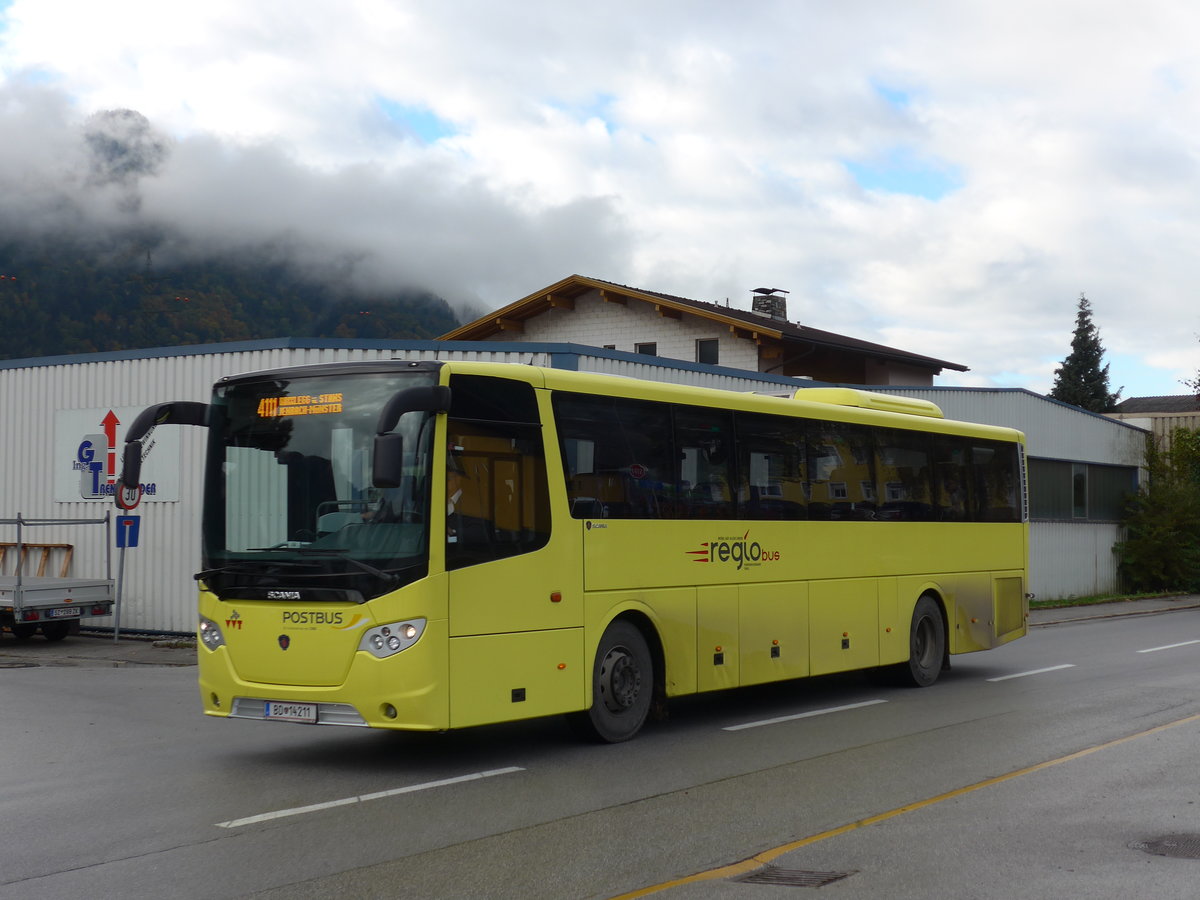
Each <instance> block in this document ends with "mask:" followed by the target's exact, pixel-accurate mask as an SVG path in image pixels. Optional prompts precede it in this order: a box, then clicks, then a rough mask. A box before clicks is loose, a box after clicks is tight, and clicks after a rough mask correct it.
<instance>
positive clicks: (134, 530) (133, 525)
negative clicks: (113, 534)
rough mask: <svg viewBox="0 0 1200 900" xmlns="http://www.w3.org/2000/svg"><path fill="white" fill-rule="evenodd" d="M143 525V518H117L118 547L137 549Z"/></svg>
mask: <svg viewBox="0 0 1200 900" xmlns="http://www.w3.org/2000/svg"><path fill="white" fill-rule="evenodd" d="M141 525H142V517H141V516H117V546H118V547H136V546H137V545H138V532H139V531H140V530H141Z"/></svg>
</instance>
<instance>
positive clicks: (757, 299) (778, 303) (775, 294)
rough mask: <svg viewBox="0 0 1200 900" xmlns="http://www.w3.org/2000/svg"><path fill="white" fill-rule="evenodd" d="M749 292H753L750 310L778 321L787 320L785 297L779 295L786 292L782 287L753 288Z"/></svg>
mask: <svg viewBox="0 0 1200 900" xmlns="http://www.w3.org/2000/svg"><path fill="white" fill-rule="evenodd" d="M751 293H753V294H754V298H753V300H752V302H751V305H750V310H751V311H752V312H756V313H758V314H759V315H760V316H767V317H768V318H771V319H775V320H776V321H779V322H786V321H787V320H788V317H787V297H781V296H779V295H780V294H786V293H787V291H785V290H784V289H783V288H755V289H754V290H753V291H752V292H751Z"/></svg>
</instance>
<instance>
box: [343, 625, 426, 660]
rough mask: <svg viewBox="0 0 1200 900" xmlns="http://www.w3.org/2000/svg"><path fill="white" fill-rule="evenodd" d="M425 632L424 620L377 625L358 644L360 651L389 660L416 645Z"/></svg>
mask: <svg viewBox="0 0 1200 900" xmlns="http://www.w3.org/2000/svg"><path fill="white" fill-rule="evenodd" d="M424 631H425V620H424V619H409V620H408V621H407V622H392V623H389V624H387V625H377V626H375V627H374V628H371V629H369V630H368V631H367V632H366V633H364V634H363V636H362V640H361V641H359V642H358V649H359V650H366V651H367V652H368V653H370V654H371V655H372V656H374V657H375V658H376V659H387V658H388V657H389V656H395V655H396V654H397V653H399V652H400V651H402V650H407V649H408V648H409V647H411V646H412V645H413V644H415V643H416V642H417V641H418V640H420V639H421V633H422V632H424Z"/></svg>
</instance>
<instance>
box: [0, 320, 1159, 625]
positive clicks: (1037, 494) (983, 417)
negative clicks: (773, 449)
mask: <svg viewBox="0 0 1200 900" xmlns="http://www.w3.org/2000/svg"><path fill="white" fill-rule="evenodd" d="M393 358H394V359H439V358H440V359H474V360H484V361H489V362H509V363H515V364H521V365H539V366H548V367H553V368H566V369H577V370H581V371H589V372H607V373H611V374H617V375H627V376H633V377H640V378H647V379H651V380H655V381H671V382H681V383H686V384H694V385H700V386H705V387H716V388H724V389H727V390H735V391H751V390H765V389H778V388H800V387H807V386H812V385H813V384H814V382H811V381H805V380H801V379H795V378H786V377H781V376H772V375H767V374H762V373H758V372H749V371H745V370H740V369H732V368H728V367H722V366H710V365H704V364H701V363H689V362H682V361H678V360H671V359H666V358H662V357H649V356H643V355H639V354H633V353H626V352H622V351H615V350H600V349H597V348H594V347H585V346H581V345H576V344H537V343H532V342H524V343H501V342H496V343H491V342H476V341H464V342H457V341H454V342H446V341H395V342H392V341H354V340H317V339H313V340H305V339H279V340H272V341H251V342H243V343H230V344H212V345H200V346H191V347H171V348H157V349H151V350H138V351H127V352H114V353H93V354H81V355H78V356H63V357H43V358H37V359H25V360H7V361H4V362H0V404H2V407H0V408H3V409H4V421H5V428H4V433H3V437H0V441H2V442H3V458H4V459H5V460H6V462H7V471H8V476H7V478H5V479H4V482H3V485H2V486H0V518H3V519H7V518H12V517H15V516H16V515H17V514H18V513H20V514H22V515H23V516H25V517H28V518H96V517H99V516H103V515H104V513H105V512H106V511H109V510H114V511H115V507H114V505H113V502H112V498H111V488H110V487H109V486H108V479H109V478H110V477H111V476H113V475H115V470H116V469H117V468H119V461H118V460H119V449H120V447H121V446H122V444H123V441H124V433H125V429H126V428H127V427H128V425H129V424H130V423H131V421H132V419H133V417H134V416H135V415H136V414H137V413H138V412H139V411H140V410H141V409H143V408H144V407H146V406H149V405H150V404H153V403H157V402H160V401H164V400H197V401H205V402H206V401H207V400H208V396H209V392H210V389H211V387H212V385H213V383H214V382H215V381H216V380H217V379H218V378H219V377H221V376H223V375H229V374H235V373H239V372H248V371H254V370H259V369H270V368H279V367H285V366H295V365H309V364H315V363H329V362H342V361H352V360H379V359H393ZM882 390H885V391H887V392H889V393H896V394H909V395H913V396H920V397H924V398H927V399H930V400H933V401H934V402H935V403H937V404H939V405H940V406H942V407H943V409H944V410H945V412H946V415H947V416H948V417H950V418H957V419H965V420H968V421H975V422H984V423H988V424H999V425H1008V426H1011V427H1015V428H1019V429H1020V430H1022V431H1024V432H1025V433H1026V434H1027V436H1028V439H1029V443H1028V451H1029V456H1030V458H1031V481H1032V485H1033V486H1032V487H1031V506H1032V509H1033V513H1034V524H1033V529H1032V534H1033V541H1032V543H1033V550H1032V560H1031V564H1032V573H1031V589H1032V590H1033V591H1034V592H1035V593H1036V594H1037V595H1038V596H1040V597H1053V596H1068V595H1086V594H1095V593H1103V592H1107V591H1112V590H1115V589H1116V586H1117V585H1116V570H1115V565H1114V560H1113V553H1112V544H1113V542H1114V541H1115V540H1116V539H1117V537H1118V525H1117V523H1116V522H1115V520H1114V518H1113V516H1112V511H1113V509H1114V506H1113V498H1114V496H1117V495H1119V494H1120V493H1121V492H1122V489H1126V490H1127V489H1129V488H1132V487H1133V485H1135V484H1136V478H1137V477H1138V471H1139V469H1138V467H1139V466H1140V465H1141V461H1142V450H1143V445H1144V435H1145V432H1144V431H1143V430H1142V429H1139V428H1134V427H1131V426H1128V425H1125V424H1123V423H1120V422H1116V421H1113V420H1111V419H1106V418H1104V417H1102V416H1094V415H1092V414H1090V413H1086V412H1084V411H1082V410H1079V409H1076V408H1075V407H1070V406H1066V405H1064V404H1060V403H1056V402H1054V401H1049V400H1046V399H1045V398H1044V397H1041V396H1039V395H1037V394H1033V393H1031V392H1028V391H1019V390H1017V391H989V390H976V389H968V388H901V387H898V386H894V385H893V386H889V387H887V388H883V389H882ZM154 439H155V441H156V446H155V448H154V452H153V453H151V454H150V456H149V458H148V459H147V462H146V468H145V470H144V472H143V481H145V482H147V483H150V484H153V493H151V492H150V490H148V491H147V494H146V495H145V497H144V498H143V501H142V503H141V504H140V505H139V507H138V508H137V509H136V510H135V511H134V514H135V515H137V516H138V520H139V535H138V546H137V547H136V548H134V549H130V550H128V551H127V556H126V561H125V570H124V571H125V578H124V584H123V586H122V612H121V620H120V624H121V628H122V629H136V630H140V631H150V632H162V633H169V632H179V633H190V632H192V631H193V629H194V625H195V615H194V606H195V583H194V581H193V579H192V573H194V572H195V571H197V569H198V568H199V565H200V522H199V505H200V496H201V489H202V484H201V473H202V459H201V456H202V453H203V440H204V435H203V433H202V430H201V429H195V428H173V429H162V432H161V433H156V435H155V438H154ZM110 450H111V451H112V453H110V452H109V451H110ZM1122 486H1123V487H1122ZM85 498H86V499H85ZM5 527H7V528H8V529H9V530H10V531H11V530H12V529H11V526H5ZM36 531H37V533H30V530H28V529H27V530H26V532H25V534H24V539H25V540H26V541H30V542H67V543H72V544H74V545H75V548H76V549H75V553H74V559H73V561H72V574H75V575H88V576H102V575H103V574H104V571H105V564H106V563H105V560H106V554H107V553H108V548H107V546H106V543H107V542H106V540H105V539H104V538H103V535H102V534H101V533H100V531H101V530H100V529H98V528H91V527H78V526H77V527H65V526H52V527H47V528H42V529H37V530H36ZM93 531H94V532H96V534H91V533H90V532H93ZM12 540H15V537H14V535H12V534H0V541H12ZM115 559H116V557H114V560H115ZM114 571H115V562H114ZM89 624H98V625H101V626H104V625H111V624H112V622H111V620H106V619H98V620H89Z"/></svg>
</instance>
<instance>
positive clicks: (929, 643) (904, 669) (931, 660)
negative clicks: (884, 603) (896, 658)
mask: <svg viewBox="0 0 1200 900" xmlns="http://www.w3.org/2000/svg"><path fill="white" fill-rule="evenodd" d="M945 657H946V626H945V623H943V622H942V611H941V608H940V607H939V606H938V603H937V601H936V600H934V599H933V598H932V597H930V596H929V595H928V594H926V595H924V596H923V597H921V599H920V600H918V601H917V605H916V607H914V609H913V617H912V625H911V627H910V628H909V632H908V662H906V663H901V664H900V665H899V666H897V667H896V675H897V676H898V679H897V680H898V681H899V682H900V683H901V684H906V685H912V686H913V687H929V685H931V684H933V683H934V682H935V681H937V678H938V674H939V673H940V672H941V671H942V660H944V659H945Z"/></svg>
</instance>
